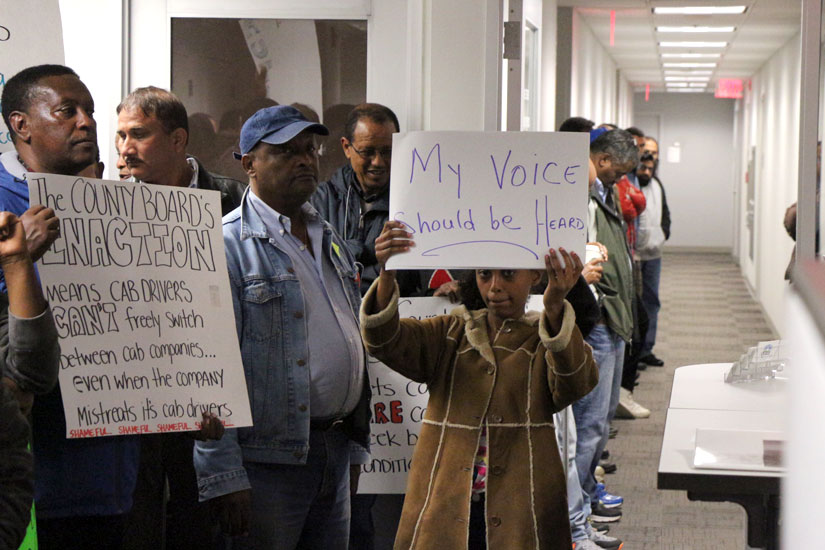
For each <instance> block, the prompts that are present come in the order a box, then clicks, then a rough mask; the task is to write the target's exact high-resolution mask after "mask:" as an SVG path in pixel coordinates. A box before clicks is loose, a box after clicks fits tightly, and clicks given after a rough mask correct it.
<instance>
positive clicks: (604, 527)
mask: <svg viewBox="0 0 825 550" xmlns="http://www.w3.org/2000/svg"><path fill="white" fill-rule="evenodd" d="M590 527H591V529H594V530H595V531H598V532H599V533H601V534H602V535H606V534H607V533H609V532H610V526H609V525H608V524H606V523H593V522H592V521H591V522H590Z"/></svg>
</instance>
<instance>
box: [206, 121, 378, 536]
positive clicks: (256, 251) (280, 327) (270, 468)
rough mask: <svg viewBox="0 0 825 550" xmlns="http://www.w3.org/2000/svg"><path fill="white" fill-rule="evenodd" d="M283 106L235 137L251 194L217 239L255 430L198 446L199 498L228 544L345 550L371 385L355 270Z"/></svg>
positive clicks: (308, 136)
mask: <svg viewBox="0 0 825 550" xmlns="http://www.w3.org/2000/svg"><path fill="white" fill-rule="evenodd" d="M315 134H319V135H327V134H328V130H327V128H326V127H325V126H323V125H321V124H317V123H312V122H309V121H308V120H306V118H304V117H303V115H301V113H300V112H299V111H297V110H296V109H294V108H293V107H289V106H276V107H268V108H266V109H261V110H260V111H258V112H257V113H255V114H254V115H253V116H252V117H251V118H250V119H249V120H247V121H246V122H245V123H244V126H243V128H242V130H241V137H240V146H241V153H242V155H241V162H242V164H243V168H244V170H245V171H246V173H247V174H248V176H249V185H250V187H249V190H248V191H247V192H246V194H245V195H244V197H243V199H242V201H241V206H240V207H239V208H238V209H236V210H235V211H234V212H232V213H231V214H229V215H227V216H226V217H225V218H224V222H223V224H224V225H223V229H224V242H225V245H226V258H227V265H228V269H229V279H230V285H231V290H232V298H233V305H234V307H235V322H236V325H237V330H238V338H239V340H240V344H241V355H242V358H243V364H244V372H245V374H246V379H247V387H248V390H249V398H250V404H251V407H252V415H253V422H254V427H252V428H244V429H238V430H227V433H226V435H225V436H224V438H223V439H222V440H221V441H218V442H203V443H198V444H197V445H196V447H195V468H196V470H197V472H198V481H199V486H200V496H201V499H202V500H210V501H212V503H213V507H214V508H215V510H216V512H217V513H218V517H219V519H220V522H221V525H222V527H223V528H224V531H225V532H226V533H227V534H229V535H236V536H237V535H248V536H246V537H243V538H239V539H237V540H235V541H233V548H274V547H277V548H312V549H340V550H345V549H346V547H347V538H348V532H349V493H350V464H356V463H364V462H366V459H367V456H366V451H365V448H366V447H367V446H368V442H369V385H368V379H367V376H366V356H365V353H364V349H363V346H362V344H361V339H360V335H359V329H358V321H357V317H358V307H359V304H360V296H359V292H358V282H357V270H356V268H355V262H354V259H353V257H352V256H351V254H350V253H349V251H348V250H347V248H346V246H345V243H344V242H343V240H342V239H341V238H340V237H339V236H338V235H337V234H336V233H335V232H334V231H333V230H332V228H331V227H330V226H329V224H327V223H326V222H324V221H323V220H322V219H321V218H320V217H319V216H318V213H317V212H316V211H315V209H314V208H312V207H311V206H310V205H309V204H308V203H307V201H308V200H309V198H310V196H311V195H312V193H313V192H314V191H315V189H316V187H317V185H318V181H317V178H318V157H317V153H316V147H315V141H314V140H315V138H314V135H315Z"/></svg>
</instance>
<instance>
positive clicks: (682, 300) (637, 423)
mask: <svg viewBox="0 0 825 550" xmlns="http://www.w3.org/2000/svg"><path fill="white" fill-rule="evenodd" d="M660 298H661V302H662V310H661V312H660V314H659V329H658V335H657V343H656V348H655V350H654V351H655V353H656V355H657V356H659V357H660V358H662V359H663V360H664V361H665V366H664V367H648V368H647V370H645V371H642V372H641V376H640V378H639V382H640V384H639V386H638V387H637V388H636V391H635V392H634V397H635V399H636V400H637V401H638V402H639V403H641V404H642V405H644V406H645V407H647V408H649V409H650V410H651V411H652V414H651V416H650V418H647V419H640V420H615V421H614V426H615V427H617V428H618V429H619V434H618V436H617V437H616V439H613V440H611V441H610V442H609V444H608V449H609V450H610V454H611V457H610V459H611V461H612V462H616V464H617V465H618V471H617V472H616V473H614V474H612V475H608V476H606V483H607V487H608V490H609V491H610V492H612V493H614V494H618V495H622V496H624V498H625V502H624V506H623V509H624V515H623V518H622V521H621V522H620V523H618V524H613V526H611V530H610V534H611V535H615V536H617V537H619V538H621V539H622V540H624V541H625V549H626V550H640V549H655V550H660V549H661V550H688V549H689V550H704V549H708V550H710V549H713V550H725V549H731V550H741V549H742V548H744V545H745V512H744V510H743V509H742V507H740V506H739V505H736V504H730V503H708V502H691V501H689V500H688V498H687V494H686V493H685V492H683V491H659V490H657V489H656V473H657V468H658V463H659V453H660V449H661V443H662V434H663V432H664V423H665V414H666V411H667V407H668V402H669V399H670V389H671V385H672V383H673V373H674V370H675V369H676V368H677V367H681V366H684V365H695V364H701V363H721V362H732V361H735V360H736V359H738V358H739V356H740V355H741V354H742V353H744V352H745V351H747V349H748V348H749V347H750V346H753V345H756V343H757V342H759V341H761V340H771V339H774V338H775V337H776V336H775V335H774V334H773V332H772V330H771V328H770V326H769V325H768V323H767V322H766V321H765V318H764V315H763V314H762V311H761V310H760V308H759V306H758V304H757V303H756V302H755V301H754V300H753V299H752V298H751V295H750V293H749V292H748V289H747V287H746V285H745V282H744V279H743V278H742V276H741V274H740V271H739V267H738V265H736V264H735V263H734V261H733V259H732V258H731V257H730V256H728V255H725V254H700V253H667V252H666V253H665V256H664V259H663V261H662V278H661V289H660Z"/></svg>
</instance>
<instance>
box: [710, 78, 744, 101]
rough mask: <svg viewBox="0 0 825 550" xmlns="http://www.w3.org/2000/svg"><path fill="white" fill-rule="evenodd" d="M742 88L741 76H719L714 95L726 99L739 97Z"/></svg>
mask: <svg viewBox="0 0 825 550" xmlns="http://www.w3.org/2000/svg"><path fill="white" fill-rule="evenodd" d="M743 89H744V86H743V84H742V79H741V78H720V79H719V82H717V84H716V94H714V95H715V96H716V97H721V98H727V99H741V97H742V91H743Z"/></svg>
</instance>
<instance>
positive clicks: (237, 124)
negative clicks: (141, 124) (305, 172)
mask: <svg viewBox="0 0 825 550" xmlns="http://www.w3.org/2000/svg"><path fill="white" fill-rule="evenodd" d="M366 83H367V24H366V21H348V20H310V19H223V18H173V19H172V91H173V92H174V93H175V94H176V95H177V96H178V97H180V99H181V101H183V103H184V105H185V106H186V110H187V112H188V113H189V125H190V132H189V133H190V136H189V146H188V150H189V153H190V154H192V155H194V156H195V157H197V158H198V159H199V160H201V162H203V163H204V164H205V165H206V167H207V169H209V170H210V171H213V172H215V173H218V174H222V175H225V176H229V177H233V178H236V179H239V180H241V181H246V179H247V178H246V174H245V173H244V172H243V170H242V169H241V166H240V162H239V161H237V160H235V159H234V157H233V156H232V152H233V151H237V150H238V136H239V134H240V128H241V125H242V124H243V122H244V121H245V120H246V119H247V118H248V117H249V116H251V115H252V114H253V113H254V112H255V111H257V110H258V109H260V108H263V107H266V106H269V105H274V104H275V103H278V104H297V105H296V107H298V108H299V109H300V110H302V112H304V114H305V116H307V117H308V118H314V119H316V120H320V121H321V122H323V123H324V124H325V125H327V126H328V127H329V129H330V136H329V137H327V138H323V139H322V140H321V142H320V152H321V158H320V171H321V173H320V181H324V180H326V179H328V178H329V176H330V175H331V174H332V172H334V171H335V169H336V168H338V167H340V166H341V165H342V164H344V162H345V157H344V156H343V152H342V150H341V145H340V138H341V135H342V134H343V126H344V121H345V118H346V115H347V114H348V113H349V111H350V110H351V109H352V107H353V106H354V105H356V104H358V103H362V102H364V101H365V100H366V87H367V85H366Z"/></svg>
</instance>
